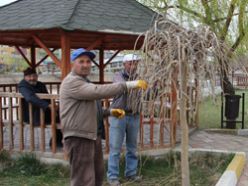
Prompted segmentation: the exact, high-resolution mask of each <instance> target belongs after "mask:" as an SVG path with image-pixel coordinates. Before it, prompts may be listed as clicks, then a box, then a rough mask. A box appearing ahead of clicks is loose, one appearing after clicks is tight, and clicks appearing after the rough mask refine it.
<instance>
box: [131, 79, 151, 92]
mask: <svg viewBox="0 0 248 186" xmlns="http://www.w3.org/2000/svg"><path fill="white" fill-rule="evenodd" d="M126 85H127V88H128V89H133V88H139V89H143V90H146V89H147V87H148V84H147V82H146V81H144V80H136V81H127V82H126Z"/></svg>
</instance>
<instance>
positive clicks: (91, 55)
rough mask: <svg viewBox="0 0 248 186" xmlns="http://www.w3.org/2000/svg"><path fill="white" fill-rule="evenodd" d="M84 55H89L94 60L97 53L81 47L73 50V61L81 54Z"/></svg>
mask: <svg viewBox="0 0 248 186" xmlns="http://www.w3.org/2000/svg"><path fill="white" fill-rule="evenodd" d="M82 55H86V56H88V57H89V58H90V59H91V60H93V59H94V58H95V57H96V55H95V54H94V53H93V52H91V51H88V50H86V49H84V48H79V49H76V50H74V51H73V52H72V54H71V61H74V60H75V59H77V58H78V57H79V56H82Z"/></svg>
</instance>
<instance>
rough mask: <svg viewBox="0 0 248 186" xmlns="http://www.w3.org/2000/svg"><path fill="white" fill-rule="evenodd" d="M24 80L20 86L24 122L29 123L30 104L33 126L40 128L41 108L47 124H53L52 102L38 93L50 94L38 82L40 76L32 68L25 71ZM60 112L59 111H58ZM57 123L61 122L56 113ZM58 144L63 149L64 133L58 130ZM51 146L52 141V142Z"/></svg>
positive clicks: (42, 84)
mask: <svg viewBox="0 0 248 186" xmlns="http://www.w3.org/2000/svg"><path fill="white" fill-rule="evenodd" d="M23 73H24V79H23V80H21V82H20V83H19V84H18V90H19V92H20V93H21V94H22V95H23V97H24V100H23V103H22V109H23V121H24V122H26V123H29V106H28V104H29V103H32V106H33V125H34V126H40V108H42V109H43V110H44V112H45V124H50V123H51V104H50V100H45V99H40V98H39V97H38V96H36V93H43V94H44V93H45V94H48V91H47V88H46V86H45V84H44V83H42V82H40V81H38V75H37V73H36V71H35V70H34V69H32V68H27V69H26V70H24V71H23ZM57 111H58V110H57ZM56 116H57V118H56V122H59V114H58V112H57V113H56ZM56 138H57V139H56V144H57V147H62V146H63V145H62V132H61V130H59V129H57V130H56ZM50 146H51V140H50Z"/></svg>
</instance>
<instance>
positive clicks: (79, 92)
mask: <svg viewBox="0 0 248 186" xmlns="http://www.w3.org/2000/svg"><path fill="white" fill-rule="evenodd" d="M126 89H127V86H126V84H125V83H114V84H108V85H96V84H93V83H83V84H82V81H81V82H79V81H77V82H72V83H71V85H70V89H69V90H65V91H68V94H70V96H71V97H73V98H75V99H79V100H98V99H104V98H111V97H114V96H115V95H117V94H121V93H122V92H124V91H125V90H126Z"/></svg>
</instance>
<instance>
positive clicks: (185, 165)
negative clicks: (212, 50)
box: [180, 48, 190, 186]
mask: <svg viewBox="0 0 248 186" xmlns="http://www.w3.org/2000/svg"><path fill="white" fill-rule="evenodd" d="M182 50H183V51H182V53H183V57H182V58H181V60H180V62H181V63H180V124H181V130H182V132H181V133H182V135H181V136H182V137H181V139H182V140H181V141H182V144H181V170H182V171H181V173H182V186H190V179H189V152H188V146H189V128H188V124H187V117H186V112H187V110H186V102H187V97H186V95H185V94H186V93H187V79H188V75H187V61H186V57H185V55H184V54H185V53H184V52H185V51H184V48H183V49H182Z"/></svg>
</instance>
